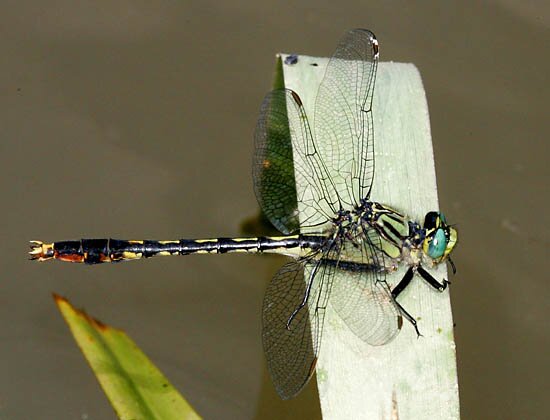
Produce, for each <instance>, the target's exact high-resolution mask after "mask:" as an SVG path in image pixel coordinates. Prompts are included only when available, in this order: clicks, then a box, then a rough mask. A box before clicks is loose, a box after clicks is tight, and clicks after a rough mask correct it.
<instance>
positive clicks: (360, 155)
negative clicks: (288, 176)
mask: <svg viewBox="0 0 550 420" xmlns="http://www.w3.org/2000/svg"><path fill="white" fill-rule="evenodd" d="M377 64H378V42H377V41H376V37H375V36H374V34H373V33H372V32H370V31H368V30H366V29H354V30H351V31H349V32H347V33H346V34H345V36H344V37H343V38H342V40H341V41H340V43H339V44H338V46H337V48H336V51H335V52H334V54H333V56H332V58H331V59H330V61H329V63H328V65H327V69H326V72H325V76H324V78H323V81H322V82H321V85H320V87H319V91H318V93H317V98H316V101H315V120H314V127H315V140H316V142H317V147H318V152H319V153H320V155H321V159H322V160H323V161H324V162H325V164H326V166H327V168H328V172H329V174H330V175H331V177H332V180H333V182H334V184H335V188H336V190H337V191H338V192H339V193H340V197H341V199H342V201H343V207H344V208H350V207H353V206H354V205H356V204H359V200H360V199H362V198H368V197H369V196H370V190H371V185H372V179H373V175H374V152H373V146H374V132H373V122H372V112H371V106H372V97H373V92H374V81H375V78H376V68H377Z"/></svg>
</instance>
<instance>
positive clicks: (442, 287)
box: [416, 266, 451, 292]
mask: <svg viewBox="0 0 550 420" xmlns="http://www.w3.org/2000/svg"><path fill="white" fill-rule="evenodd" d="M416 272H417V273H418V274H420V275H421V276H422V278H423V279H424V280H426V281H427V282H428V284H429V285H430V286H432V287H433V288H434V289H435V290H439V291H440V292H442V291H443V290H445V289H446V288H447V285H449V284H451V282H450V281H447V280H445V279H443V282H442V283H439V282H438V281H437V280H436V279H435V278H434V277H433V276H432V275H431V274H430V273H428V272H427V271H426V270H424V269H423V268H422V267H421V266H418V267H417V268H416Z"/></svg>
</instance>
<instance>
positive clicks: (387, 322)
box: [330, 230, 403, 346]
mask: <svg viewBox="0 0 550 420" xmlns="http://www.w3.org/2000/svg"><path fill="white" fill-rule="evenodd" d="M379 242H380V239H379V236H378V235H377V233H376V232H375V231H374V230H370V231H368V232H367V234H366V235H365V240H364V242H363V246H362V247H361V248H362V263H361V264H350V265H349V266H347V267H346V265H343V264H340V268H341V270H340V272H339V275H338V276H336V277H335V279H334V282H333V285H332V293H331V297H330V303H331V305H332V307H333V308H334V309H335V310H336V312H337V313H338V315H339V316H340V318H342V320H343V321H344V322H345V323H346V325H347V326H348V327H349V328H350V330H351V331H353V333H354V334H355V335H357V336H358V337H359V338H361V339H362V340H363V341H365V342H366V343H368V344H371V345H374V346H380V345H382V344H386V343H388V342H390V341H391V340H393V339H394V338H395V337H396V336H397V334H398V333H399V331H400V329H401V326H402V324H403V319H402V316H401V314H400V311H399V308H398V307H397V305H396V304H395V301H394V299H393V297H392V295H391V291H390V288H389V286H388V284H387V283H386V277H385V273H384V271H382V270H381V269H380V268H381V267H383V266H384V265H383V264H384V262H383V258H384V255H383V254H382V253H381V252H380V251H379V250H380V247H379V246H377V245H378V243H379Z"/></svg>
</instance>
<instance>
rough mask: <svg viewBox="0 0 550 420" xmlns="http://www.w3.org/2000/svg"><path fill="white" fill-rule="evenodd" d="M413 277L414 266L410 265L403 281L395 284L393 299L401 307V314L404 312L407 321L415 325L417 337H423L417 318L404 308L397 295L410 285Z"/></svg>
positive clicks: (392, 293) (392, 292)
mask: <svg viewBox="0 0 550 420" xmlns="http://www.w3.org/2000/svg"><path fill="white" fill-rule="evenodd" d="M413 277H414V270H413V267H409V269H408V270H407V272H406V273H405V275H404V276H403V278H402V279H401V281H400V282H399V283H397V286H395V287H394V288H393V290H392V291H391V295H392V297H393V301H394V302H395V304H396V305H397V307H398V308H399V311H400V312H401V314H403V316H404V317H405V319H406V320H407V321H409V322H410V323H411V324H412V326H413V327H414V329H415V331H416V335H417V337H421V336H422V334H420V331H419V330H418V325H417V323H416V319H414V318H413V316H412V315H411V314H410V313H408V312H407V311H406V310H405V308H403V306H401V304H400V303H399V302H398V301H397V300H396V298H397V296H399V294H400V293H401V292H402V291H403V290H405V288H406V287H407V286H408V285H409V283H410V282H411V280H412V278H413Z"/></svg>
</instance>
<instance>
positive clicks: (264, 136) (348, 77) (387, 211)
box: [30, 29, 457, 399]
mask: <svg viewBox="0 0 550 420" xmlns="http://www.w3.org/2000/svg"><path fill="white" fill-rule="evenodd" d="M378 55H379V47H378V42H377V40H376V37H375V36H374V34H373V33H372V32H370V31H368V30H365V29H354V30H351V31H349V32H347V33H346V34H345V36H344V37H343V39H342V40H341V41H340V43H339V44H338V46H337V48H336V51H335V53H334V55H333V56H332V58H331V59H330V61H329V62H328V65H327V68H326V71H325V75H324V78H323V80H322V82H321V84H320V87H319V90H318V92H317V98H316V101H315V108H314V116H313V117H314V125H313V126H312V124H311V123H310V121H311V120H310V117H308V116H307V115H306V112H305V109H304V106H303V104H302V101H301V99H300V96H299V95H298V94H297V93H296V92H294V91H292V90H288V89H278V90H274V91H272V92H270V93H269V94H268V95H267V96H266V97H265V99H264V101H263V103H262V106H261V110H260V116H259V119H258V123H257V126H256V131H255V154H254V163H253V176H254V188H255V193H256V197H257V199H258V202H259V204H260V207H261V209H262V211H263V212H264V213H265V215H266V216H267V217H268V218H269V220H270V221H271V223H272V224H273V225H274V226H275V227H276V228H277V229H278V230H279V231H281V233H282V234H283V235H282V236H277V237H256V238H217V239H180V240H168V241H153V240H118V239H81V240H76V241H62V242H54V243H49V244H48V243H43V242H40V241H31V251H30V256H31V259H36V260H39V261H45V260H50V259H57V260H60V261H70V262H80V263H88V264H97V263H105V262H116V261H127V260H135V259H140V258H148V257H153V256H157V255H189V254H197V253H210V254H218V253H226V252H249V253H278V254H284V255H288V256H291V257H293V259H292V260H291V261H290V262H288V263H286V264H285V265H283V267H281V269H280V270H279V271H278V272H277V274H275V276H274V277H273V279H272V280H271V283H270V284H269V286H268V287H267V290H266V293H265V298H264V303H263V309H262V321H263V326H262V339H263V347H264V351H265V354H266V358H267V364H268V369H269V372H270V374H271V377H272V379H273V382H274V384H275V388H276V389H277V392H278V393H279V395H280V396H281V397H282V398H284V399H287V398H291V397H293V396H295V395H296V394H298V393H299V392H300V391H301V390H302V388H303V387H304V386H305V385H306V384H307V382H308V380H309V379H310V377H311V376H312V374H313V372H314V371H315V364H316V361H317V356H318V354H319V348H320V344H321V335H322V331H323V320H324V315H325V311H326V307H327V303H328V301H329V299H330V302H331V306H332V307H333V308H334V309H335V310H336V312H337V313H338V314H339V316H340V317H341V318H342V319H343V320H344V321H345V323H346V324H347V326H348V327H349V328H350V329H351V330H352V331H353V333H354V334H356V335H357V336H358V337H359V338H361V339H362V340H364V341H365V342H367V343H369V344H371V345H382V344H385V343H388V342H389V341H391V340H392V339H393V338H394V337H395V336H396V335H397V334H398V332H399V331H400V329H401V326H402V323H403V321H402V319H403V317H405V319H407V320H408V321H409V322H410V323H411V324H412V325H413V327H414V328H415V330H416V333H417V334H418V335H420V332H419V331H418V327H417V323H416V321H415V319H414V318H413V316H411V315H410V314H409V313H408V312H407V311H406V310H405V308H403V306H401V305H400V304H399V302H398V301H397V300H396V298H397V297H398V296H399V294H400V293H401V292H402V291H403V290H404V289H405V288H406V287H407V286H408V285H409V283H410V282H411V280H412V278H413V276H414V274H415V273H416V274H418V275H420V277H422V278H423V279H424V280H425V281H426V282H427V283H428V284H429V285H430V286H431V287H432V288H434V289H436V290H437V291H443V290H445V289H446V287H447V285H448V284H449V283H448V281H447V280H442V281H441V282H440V281H438V280H436V279H435V278H434V277H433V276H432V275H431V274H430V273H429V272H428V271H427V269H426V268H431V267H433V266H435V265H436V264H439V263H441V262H443V261H449V262H450V263H451V265H452V268H453V271H454V264H452V261H451V259H450V258H449V254H450V253H451V251H452V250H453V248H454V246H455V244H456V242H457V231H456V230H455V229H454V228H453V227H452V226H450V225H448V224H447V222H446V220H445V217H444V216H443V214H442V213H439V212H436V211H432V212H429V213H428V214H427V215H426V217H425V220H424V223H423V225H421V224H420V223H418V222H416V221H414V220H411V219H410V218H408V217H407V216H405V215H404V214H402V213H400V212H398V211H397V210H394V209H393V208H391V207H389V206H387V205H385V204H381V203H378V202H374V201H371V200H370V194H371V187H372V181H373V176H374V137H373V135H374V131H373V119H372V110H371V106H372V98H373V93H374V82H375V77H376V69H377V64H378ZM289 179H290V180H291V181H292V182H289ZM296 185H299V186H300V187H301V188H299V189H298V192H297V190H296ZM399 264H405V265H407V266H408V270H407V271H406V273H405V275H404V277H403V278H402V279H401V281H400V282H399V283H398V284H397V285H396V286H395V287H394V288H393V290H392V289H391V288H390V287H389V285H388V283H387V282H386V274H387V273H390V272H393V271H395V270H396V269H397V267H398V266H399ZM337 274H338V275H337Z"/></svg>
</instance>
